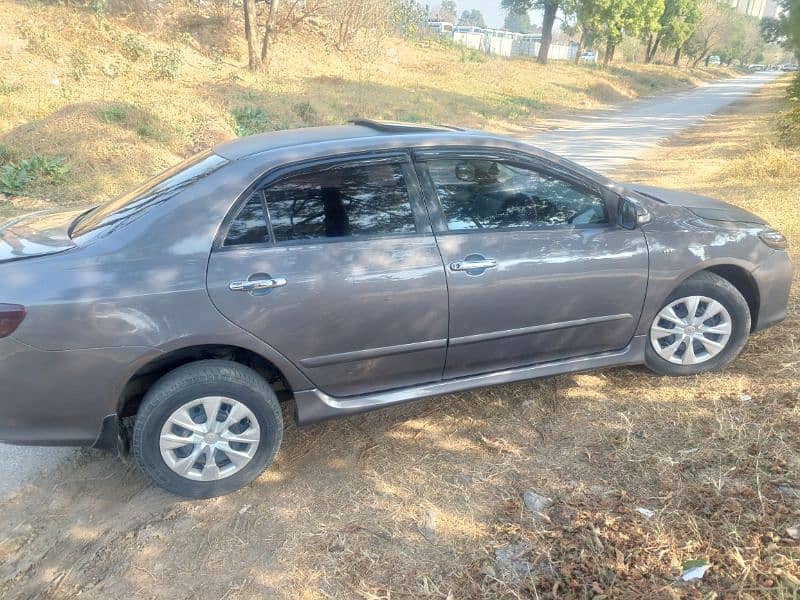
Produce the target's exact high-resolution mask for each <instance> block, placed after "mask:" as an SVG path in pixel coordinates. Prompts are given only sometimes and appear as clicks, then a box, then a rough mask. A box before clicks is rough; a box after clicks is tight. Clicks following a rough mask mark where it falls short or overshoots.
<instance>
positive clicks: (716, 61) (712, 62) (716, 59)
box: [708, 55, 722, 66]
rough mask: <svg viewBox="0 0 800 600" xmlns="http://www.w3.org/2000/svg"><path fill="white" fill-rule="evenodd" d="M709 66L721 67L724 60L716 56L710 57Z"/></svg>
mask: <svg viewBox="0 0 800 600" xmlns="http://www.w3.org/2000/svg"><path fill="white" fill-rule="evenodd" d="M708 64H709V65H715V66H719V65H720V64H722V60H721V59H720V57H719V56H716V55H715V56H709V57H708Z"/></svg>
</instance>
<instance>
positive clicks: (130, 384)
mask: <svg viewBox="0 0 800 600" xmlns="http://www.w3.org/2000/svg"><path fill="white" fill-rule="evenodd" d="M207 359H221V360H230V361H232V362H236V363H238V364H242V365H244V366H247V367H250V368H252V369H253V370H255V371H256V372H258V373H259V374H260V375H261V376H262V377H264V379H265V380H266V381H267V383H268V384H269V385H270V387H272V389H273V390H274V391H275V393H276V395H277V396H278V399H279V400H288V399H289V398H290V397H291V396H292V395H293V393H294V390H293V389H292V387H291V385H290V383H289V381H290V380H289V378H287V376H286V375H285V374H284V373H283V372H282V371H281V369H279V368H278V367H277V366H276V365H275V363H274V362H272V361H270V360H269V359H267V358H266V357H264V356H263V355H261V354H259V353H257V352H255V351H253V350H250V349H248V348H244V347H241V346H236V345H230V344H197V345H191V346H185V347H182V348H178V349H174V350H171V351H169V352H164V353H162V354H159V355H158V356H156V357H154V358H153V359H152V360H150V361H148V362H146V363H145V364H143V365H141V366H139V368H138V369H137V370H136V371H135V372H134V373H133V374H132V375H131V376H130V377H129V378H128V380H127V382H126V383H125V385H124V386H123V388H122V392H121V393H120V397H119V399H118V403H117V416H118V417H119V418H120V419H125V418H126V417H133V416H135V415H136V413H137V412H138V410H139V406H140V405H141V402H142V399H143V398H144V395H145V394H146V393H147V390H148V389H150V387H151V386H152V385H153V383H155V382H156V381H158V379H160V378H161V377H162V376H164V375H166V374H167V373H169V372H170V371H172V370H174V369H176V368H178V367H180V366H182V365H185V364H189V363H192V362H196V361H199V360H207Z"/></svg>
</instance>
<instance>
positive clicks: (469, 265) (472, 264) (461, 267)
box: [450, 258, 497, 271]
mask: <svg viewBox="0 0 800 600" xmlns="http://www.w3.org/2000/svg"><path fill="white" fill-rule="evenodd" d="M495 267H497V261H496V260H494V259H493V258H484V259H482V260H467V259H464V260H459V261H456V262H451V263H450V270H451V271H477V270H481V271H482V270H484V269H494V268H495Z"/></svg>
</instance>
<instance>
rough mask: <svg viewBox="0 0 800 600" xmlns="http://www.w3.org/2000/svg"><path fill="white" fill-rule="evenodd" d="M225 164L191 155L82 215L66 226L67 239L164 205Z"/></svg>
mask: <svg viewBox="0 0 800 600" xmlns="http://www.w3.org/2000/svg"><path fill="white" fill-rule="evenodd" d="M227 162H228V161H227V160H226V159H224V158H222V157H221V156H218V155H217V154H213V153H212V152H210V151H209V152H204V153H202V154H198V155H196V156H193V157H191V158H189V159H187V160H185V161H183V162H182V163H180V164H177V165H175V166H174V167H172V168H170V169H167V170H166V171H164V172H163V173H161V174H159V175H157V176H156V177H154V178H153V179H151V180H149V181H147V182H146V183H144V184H142V185H140V186H139V187H137V188H134V189H133V190H131V191H130V192H128V193H126V194H123V195H122V196H119V197H118V198H115V199H114V200H111V201H110V202H107V203H105V204H101V205H100V206H97V207H95V208H93V209H92V210H90V211H88V212H85V213H83V214H82V215H81V216H79V217H78V218H77V219H76V220H75V222H74V223H73V224H72V226H71V227H70V237H71V238H72V239H75V238H77V237H82V236H85V235H87V234H95V235H98V234H100V233H108V232H110V231H113V230H114V229H116V228H117V227H120V226H121V225H124V224H125V223H129V222H130V221H132V220H133V219H135V218H136V217H138V216H139V215H141V214H142V213H143V212H144V211H146V210H147V209H149V208H151V207H153V206H157V205H159V204H162V203H164V202H167V201H168V200H170V199H171V198H173V197H174V196H176V195H177V194H179V193H180V192H182V191H183V190H184V189H185V188H186V187H187V186H189V185H191V184H193V183H194V182H196V181H198V180H199V179H202V178H203V177H205V176H207V175H209V174H210V173H212V172H214V171H216V170H217V169H218V168H220V167H221V166H222V165H224V164H225V163H227Z"/></svg>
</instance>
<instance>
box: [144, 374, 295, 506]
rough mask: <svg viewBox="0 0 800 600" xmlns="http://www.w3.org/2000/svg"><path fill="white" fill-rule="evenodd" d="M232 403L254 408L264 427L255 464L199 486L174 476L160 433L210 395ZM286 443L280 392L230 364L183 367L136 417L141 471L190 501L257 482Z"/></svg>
mask: <svg viewBox="0 0 800 600" xmlns="http://www.w3.org/2000/svg"><path fill="white" fill-rule="evenodd" d="M215 395H219V396H225V397H228V398H233V399H235V400H237V401H238V402H241V403H242V404H244V405H245V406H246V407H247V408H249V409H250V410H251V411H252V412H253V414H254V415H255V417H256V419H257V420H258V425H259V428H260V430H261V431H260V434H261V437H260V440H259V442H258V448H257V450H256V452H255V454H254V455H253V457H252V458H251V459H250V462H249V463H247V464H246V465H245V466H243V467H242V468H241V470H239V471H237V472H235V473H234V474H232V475H230V476H229V477H225V478H222V479H218V480H216V481H196V480H192V479H188V478H186V477H183V476H181V475H179V474H178V473H176V472H174V471H173V470H172V469H170V467H169V466H168V465H167V464H166V463H165V462H164V459H163V458H162V456H161V450H160V447H159V439H160V435H161V428H162V427H163V425H164V423H165V422H166V420H167V419H168V418H169V416H170V415H171V414H172V413H173V412H174V411H175V410H177V409H178V408H179V407H180V406H182V405H183V404H185V403H187V402H190V401H191V400H193V399H196V398H202V397H205V396H215ZM282 438H283V415H282V413H281V408H280V404H279V403H278V399H277V397H276V396H275V392H274V391H273V390H272V388H271V387H270V386H269V385H268V384H267V382H266V381H265V380H264V378H263V377H261V376H260V375H259V374H258V373H256V372H255V371H253V370H252V369H250V368H248V367H245V366H243V365H240V364H238V363H235V362H231V361H226V360H203V361H198V362H194V363H190V364H187V365H183V366H182V367H178V368H177V369H175V370H174V371H171V372H169V373H167V374H166V375H164V376H163V377H162V378H161V379H159V380H158V381H157V382H156V383H155V384H154V385H153V386H152V387H151V388H150V390H149V391H148V392H147V394H146V395H145V397H144V400H143V401H142V405H141V407H140V408H139V412H138V413H137V415H136V422H135V424H134V428H133V443H132V446H133V452H134V455H135V456H136V459H137V461H138V462H139V466H140V467H141V468H142V470H143V471H144V472H145V473H146V474H147V475H148V476H149V477H150V478H151V479H152V480H153V481H154V482H155V483H156V484H157V485H158V486H160V487H162V488H164V489H165V490H167V491H169V492H172V493H173V494H177V495H178V496H184V497H187V498H212V497H214V496H221V495H223V494H228V493H230V492H233V491H234V490H238V489H239V488H241V487H243V486H245V485H247V484H248V483H250V482H251V481H253V480H254V479H255V478H256V477H258V476H259V475H260V474H261V473H262V472H263V471H264V470H265V469H266V468H267V467H268V466H269V465H270V464H271V463H272V461H273V460H274V458H275V455H276V454H277V452H278V448H279V447H280V444H281V440H282Z"/></svg>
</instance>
